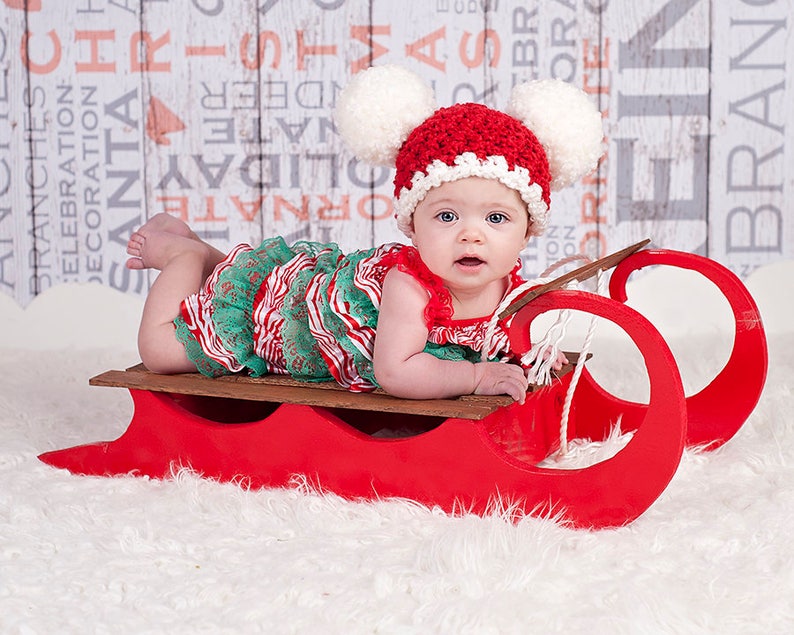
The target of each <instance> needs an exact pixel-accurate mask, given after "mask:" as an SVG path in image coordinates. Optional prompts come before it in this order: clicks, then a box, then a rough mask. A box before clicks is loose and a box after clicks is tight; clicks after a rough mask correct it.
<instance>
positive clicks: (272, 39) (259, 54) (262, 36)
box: [240, 31, 281, 70]
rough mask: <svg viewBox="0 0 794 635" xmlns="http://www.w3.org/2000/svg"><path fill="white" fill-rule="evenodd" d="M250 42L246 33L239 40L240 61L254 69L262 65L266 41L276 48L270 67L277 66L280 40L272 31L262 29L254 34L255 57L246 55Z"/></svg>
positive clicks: (279, 60)
mask: <svg viewBox="0 0 794 635" xmlns="http://www.w3.org/2000/svg"><path fill="white" fill-rule="evenodd" d="M250 43H251V36H250V35H249V34H248V33H246V34H245V35H244V36H243V39H242V40H240V61H241V62H242V63H243V66H245V67H246V68H247V69H249V70H254V69H257V68H259V67H261V66H262V64H264V62H265V50H266V49H267V45H268V43H270V44H272V45H273V46H274V48H275V49H276V51H275V54H274V55H273V61H272V62H271V64H270V68H278V67H279V64H281V40H280V39H279V37H278V35H277V34H276V33H274V32H273V31H262V32H261V33H259V35H257V36H256V57H255V58H254V59H251V58H250V57H248V45H249V44H250Z"/></svg>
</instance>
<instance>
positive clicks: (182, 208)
mask: <svg viewBox="0 0 794 635" xmlns="http://www.w3.org/2000/svg"><path fill="white" fill-rule="evenodd" d="M157 202H158V203H163V211H164V212H167V213H169V214H170V213H172V212H176V213H177V215H178V216H179V218H181V219H182V220H183V221H185V222H186V223H187V222H188V217H187V210H188V207H187V196H158V197H157ZM172 203H173V205H172Z"/></svg>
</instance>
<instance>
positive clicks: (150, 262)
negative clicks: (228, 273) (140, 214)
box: [127, 226, 208, 271]
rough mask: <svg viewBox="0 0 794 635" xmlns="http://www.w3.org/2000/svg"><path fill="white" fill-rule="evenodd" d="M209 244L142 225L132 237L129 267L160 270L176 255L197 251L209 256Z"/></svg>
mask: <svg viewBox="0 0 794 635" xmlns="http://www.w3.org/2000/svg"><path fill="white" fill-rule="evenodd" d="M207 251H208V246H207V245H206V244H205V243H203V242H201V241H196V240H193V239H192V238H188V237H187V236H180V235H177V234H173V233H171V232H167V231H152V230H151V229H150V228H148V227H145V226H144V227H141V229H140V230H138V231H137V232H135V233H134V234H133V235H132V236H131V237H130V242H129V243H128V245H127V253H128V254H130V256H132V257H131V258H129V259H127V267H128V268H129V269H158V270H160V271H162V270H163V268H165V266H166V265H167V264H168V263H169V262H170V261H171V260H172V259H173V258H175V257H177V256H180V255H181V254H185V253H188V252H189V253H191V254H193V253H195V254H198V255H199V256H200V257H201V258H203V259H204V258H206V257H207Z"/></svg>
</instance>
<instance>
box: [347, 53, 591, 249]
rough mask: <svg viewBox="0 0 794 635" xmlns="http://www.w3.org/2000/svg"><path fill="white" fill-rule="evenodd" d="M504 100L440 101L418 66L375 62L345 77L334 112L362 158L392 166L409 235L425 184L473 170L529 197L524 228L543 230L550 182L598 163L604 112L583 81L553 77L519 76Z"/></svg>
mask: <svg viewBox="0 0 794 635" xmlns="http://www.w3.org/2000/svg"><path fill="white" fill-rule="evenodd" d="M508 110H509V112H510V114H506V113H503V112H500V111H498V110H493V109H491V108H488V107H486V106H483V105H481V104H472V103H466V104H457V105H454V106H450V107H448V108H438V109H436V104H435V100H434V99H433V94H432V91H431V90H430V88H429V87H428V86H427V85H426V84H425V83H424V82H422V80H421V79H419V77H418V76H416V75H415V74H414V73H411V72H410V71H407V70H406V69H403V68H401V67H398V66H380V67H373V68H369V69H367V70H366V71H363V72H362V73H359V74H358V75H356V76H355V77H354V78H353V80H351V82H350V84H349V85H348V86H347V87H346V88H345V89H344V90H343V91H342V93H340V95H339V100H338V102H337V109H336V113H335V114H336V123H337V128H338V130H339V133H340V135H341V136H342V138H343V139H344V140H345V141H346V142H347V144H348V145H349V146H350V148H351V149H352V150H353V152H354V153H355V154H356V156H357V157H358V158H360V159H362V160H364V161H368V162H370V163H373V164H376V165H394V166H395V167H396V168H397V173H396V176H395V178H394V195H395V212H396V214H395V216H396V218H397V225H398V227H399V228H400V229H401V230H402V231H403V232H404V233H405V234H406V235H407V236H409V237H410V236H411V235H412V234H413V229H412V222H411V219H412V216H413V212H414V209H415V208H416V206H417V205H418V204H419V203H420V202H421V201H422V200H423V199H424V197H425V196H426V195H427V193H428V192H429V191H430V189H432V188H433V187H437V186H439V185H441V184H442V183H447V182H451V181H457V180H459V179H463V178H467V177H471V176H477V177H481V178H491V179H496V180H498V181H499V182H501V183H502V184H504V185H506V186H507V187H509V188H512V189H514V190H516V191H517V192H518V193H519V195H520V196H521V198H522V200H523V201H524V202H525V203H526V205H527V213H528V215H529V218H530V222H531V227H530V232H531V233H533V234H541V233H542V232H543V230H544V229H545V228H546V225H547V224H548V213H549V205H550V192H551V190H555V189H560V188H562V187H566V186H568V185H570V184H571V183H573V182H574V181H576V180H577V179H579V178H580V177H581V176H583V175H584V174H587V173H588V172H590V171H591V170H593V169H594V168H595V167H596V165H597V163H598V159H599V158H600V156H601V154H602V139H603V131H602V124H601V115H600V113H599V112H598V110H597V109H596V108H595V106H593V104H592V103H591V102H590V100H589V99H588V98H587V96H586V95H585V94H584V93H583V92H582V91H581V90H579V89H578V88H575V87H574V86H572V85H571V84H567V83H565V82H562V81H559V80H544V81H536V82H529V83H525V84H519V85H518V86H516V87H515V88H514V89H513V93H512V97H511V102H510V107H509V109H508ZM511 115H512V116H511Z"/></svg>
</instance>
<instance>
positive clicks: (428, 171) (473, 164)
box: [394, 152, 549, 238]
mask: <svg viewBox="0 0 794 635" xmlns="http://www.w3.org/2000/svg"><path fill="white" fill-rule="evenodd" d="M470 176H479V177H481V178H484V179H496V180H497V181H499V182H500V183H502V184H503V185H506V186H507V187H509V188H510V189H513V190H515V191H516V192H518V194H519V195H520V196H521V199H522V200H523V201H524V203H526V204H527V213H528V214H529V218H530V221H531V222H532V227H531V228H530V233H531V234H538V235H539V234H541V233H543V231H544V230H545V229H546V225H547V224H548V222H549V208H548V206H547V205H546V203H545V202H544V201H543V190H542V188H541V187H540V185H538V184H537V183H533V182H532V177H531V175H530V173H529V170H527V169H526V168H524V167H520V166H516V167H515V168H514V169H512V170H510V169H509V167H508V165H507V161H506V160H505V158H504V157H503V156H501V155H494V156H488V157H486V158H485V160H484V161H481V160H480V159H478V158H477V155H476V154H474V153H473V152H464V153H462V154H459V155H458V156H457V157H455V164H454V165H447V164H446V163H444V162H443V161H440V160H439V159H436V160H435V161H433V162H432V163H431V164H430V165H428V166H427V168H425V171H424V172H415V173H414V175H413V177H412V178H411V189H408V188H407V187H404V188H402V190H400V194H399V197H398V198H397V200H396V201H395V203H394V209H395V212H396V213H395V217H396V218H397V227H399V228H400V231H402V232H403V233H404V234H405V235H406V236H408V237H409V238H410V237H411V236H413V228H412V222H411V217H412V216H413V213H414V210H415V209H416V206H417V205H418V204H419V203H420V202H421V201H422V200H424V198H425V196H427V193H428V192H429V191H430V190H431V189H432V188H434V187H438V186H439V185H441V184H442V183H450V182H452V181H459V180H460V179H465V178H467V177H470Z"/></svg>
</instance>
